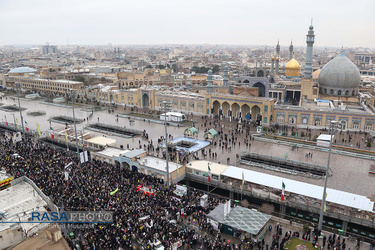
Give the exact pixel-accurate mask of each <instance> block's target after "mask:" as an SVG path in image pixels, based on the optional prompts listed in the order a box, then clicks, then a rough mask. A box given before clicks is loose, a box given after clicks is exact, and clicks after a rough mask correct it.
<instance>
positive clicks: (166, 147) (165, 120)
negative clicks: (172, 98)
mask: <svg viewBox="0 0 375 250" xmlns="http://www.w3.org/2000/svg"><path fill="white" fill-rule="evenodd" d="M163 105H164V125H165V157H166V166H167V188H168V189H169V165H168V132H167V112H168V111H170V110H171V103H170V102H167V101H164V102H163Z"/></svg>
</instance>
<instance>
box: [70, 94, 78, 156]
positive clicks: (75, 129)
mask: <svg viewBox="0 0 375 250" xmlns="http://www.w3.org/2000/svg"><path fill="white" fill-rule="evenodd" d="M70 97H71V98H72V109H73V122H74V133H75V137H76V148H77V157H78V161H79V162H80V159H79V148H78V136H77V126H76V116H75V113H74V90H73V89H70Z"/></svg>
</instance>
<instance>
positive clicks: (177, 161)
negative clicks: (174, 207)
mask: <svg viewBox="0 0 375 250" xmlns="http://www.w3.org/2000/svg"><path fill="white" fill-rule="evenodd" d="M178 155H179V154H178V152H177V177H178V161H179V159H178ZM182 217H183V216H182Z"/></svg>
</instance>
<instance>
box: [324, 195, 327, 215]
mask: <svg viewBox="0 0 375 250" xmlns="http://www.w3.org/2000/svg"><path fill="white" fill-rule="evenodd" d="M326 210H327V192H326V198H325V199H324V212H325V211H326Z"/></svg>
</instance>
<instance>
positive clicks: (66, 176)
mask: <svg viewBox="0 0 375 250" xmlns="http://www.w3.org/2000/svg"><path fill="white" fill-rule="evenodd" d="M64 174H65V180H66V181H67V180H68V179H69V172H68V171H65V172H64Z"/></svg>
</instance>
